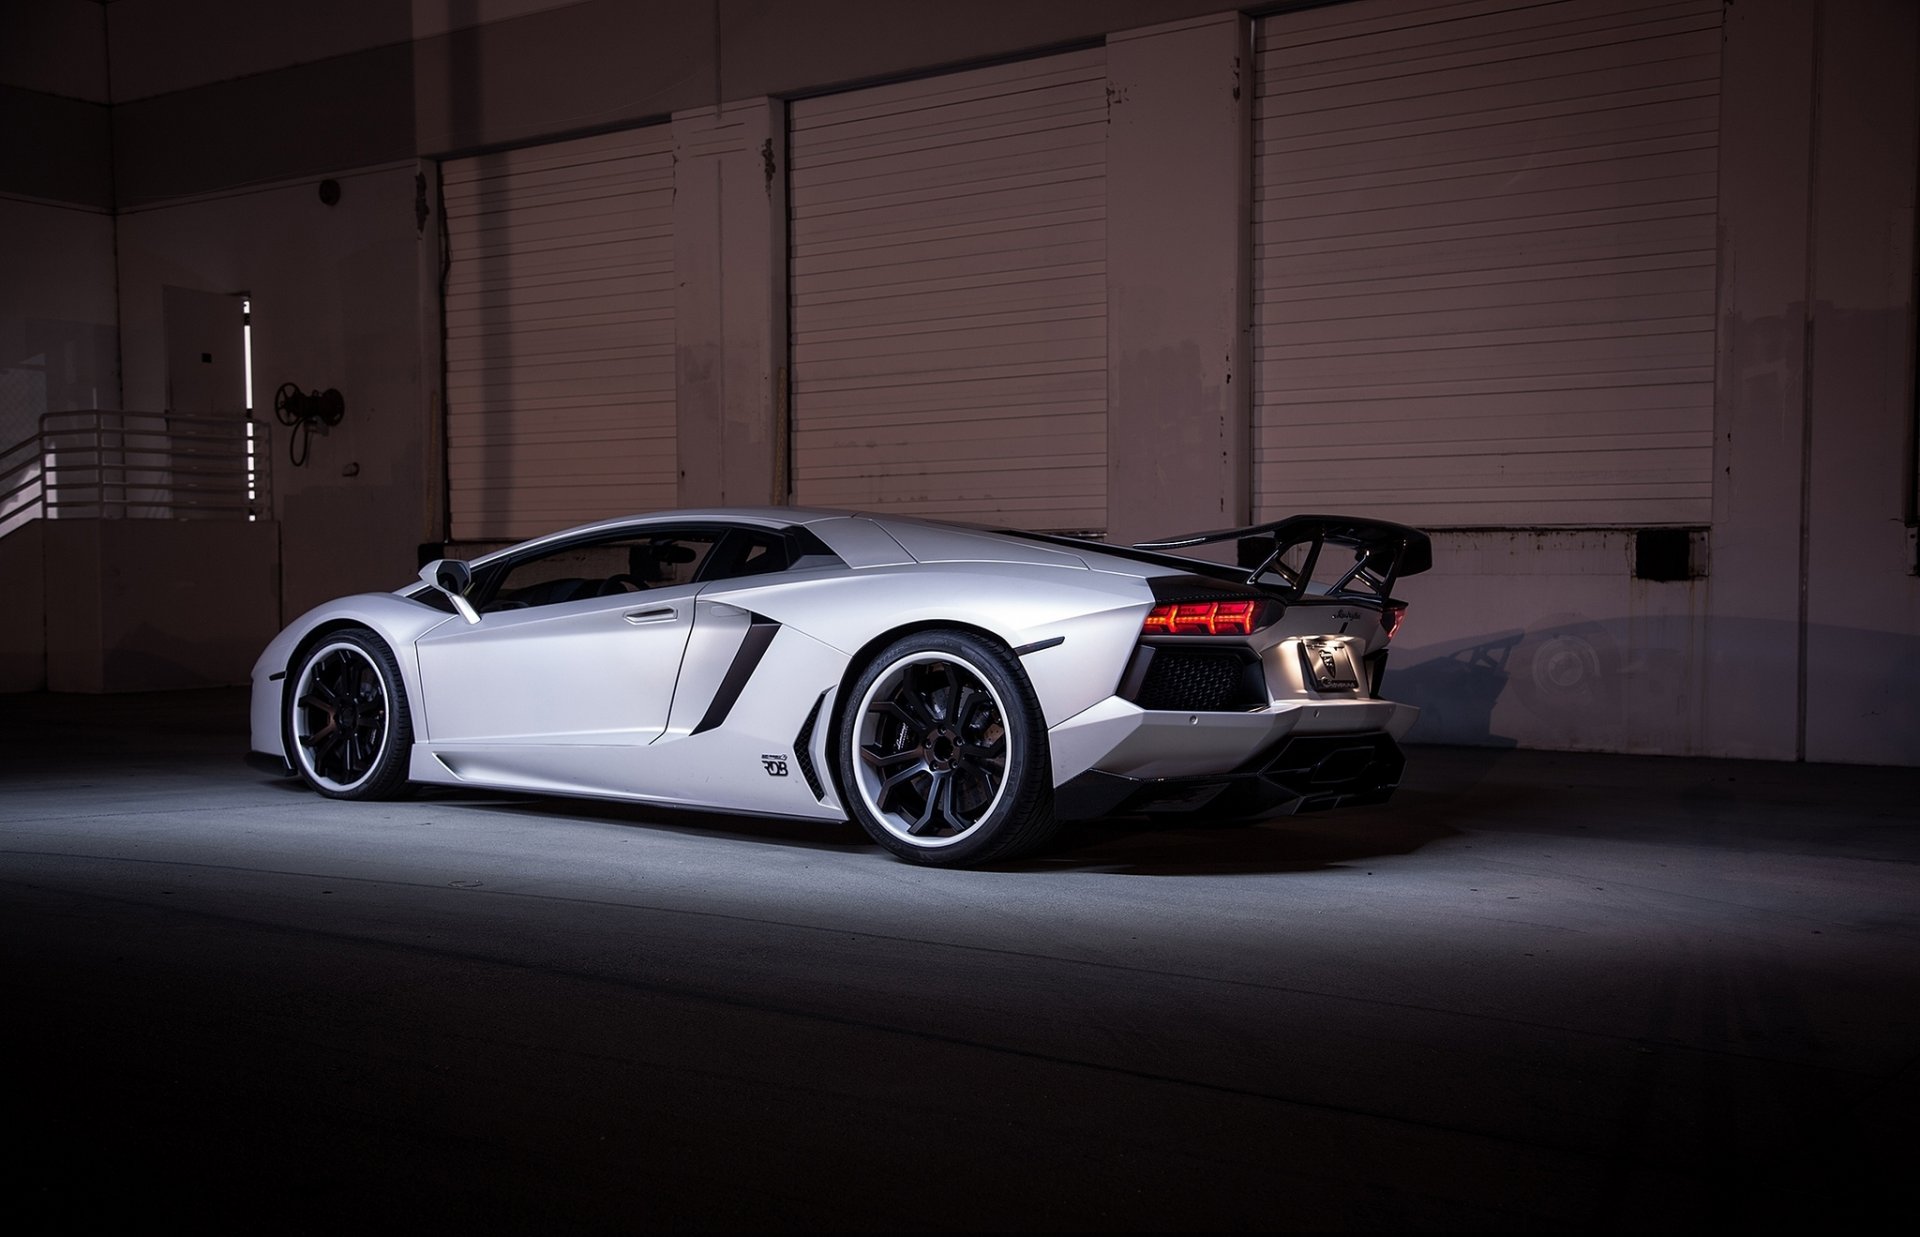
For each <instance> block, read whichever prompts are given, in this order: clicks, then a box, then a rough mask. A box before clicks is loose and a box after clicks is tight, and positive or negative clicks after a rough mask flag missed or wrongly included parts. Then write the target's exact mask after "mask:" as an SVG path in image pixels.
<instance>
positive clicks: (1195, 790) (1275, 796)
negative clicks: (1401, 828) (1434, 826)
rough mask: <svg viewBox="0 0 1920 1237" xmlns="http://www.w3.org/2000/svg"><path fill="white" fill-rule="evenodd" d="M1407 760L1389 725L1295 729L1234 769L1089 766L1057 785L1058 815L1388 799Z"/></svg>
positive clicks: (1232, 810) (1220, 810) (1224, 811)
mask: <svg viewBox="0 0 1920 1237" xmlns="http://www.w3.org/2000/svg"><path fill="white" fill-rule="evenodd" d="M1406 763H1407V760H1406V756H1405V755H1404V754H1403V753H1402V752H1401V751H1400V745H1399V744H1398V743H1396V742H1394V739H1393V736H1392V735H1390V734H1388V733H1387V732H1386V731H1384V730H1376V731H1367V732H1362V733H1357V734H1295V735H1290V736H1288V737H1287V738H1285V739H1282V740H1281V741H1280V742H1279V743H1278V744H1276V745H1275V746H1274V747H1273V748H1272V749H1270V750H1269V751H1266V752H1263V753H1261V754H1260V755H1258V756H1256V757H1255V758H1254V759H1253V760H1252V761H1250V762H1249V764H1248V765H1246V766H1242V767H1241V768H1238V769H1235V770H1233V771H1232V772H1230V773H1223V774H1192V775H1186V776H1178V777H1139V776H1129V775H1126V774H1120V773H1108V772H1104V771H1102V770H1099V769H1089V770H1087V771H1086V772H1084V773H1081V774H1080V775H1079V776H1077V777H1073V778H1070V779H1068V780H1067V781H1066V782H1064V783H1062V784H1061V785H1060V786H1057V787H1055V788H1054V792H1053V794H1054V813H1055V815H1057V816H1059V817H1061V818H1062V819H1066V820H1084V819H1088V818H1091V817H1096V816H1124V815H1132V814H1134V813H1139V812H1196V811H1202V810H1204V811H1206V812H1208V813H1209V814H1214V815H1219V816H1222V817H1227V818H1238V819H1244V818H1247V817H1259V816H1283V815H1287V814H1290V813H1293V812H1313V811H1321V810H1324V809H1327V808H1334V807H1350V806H1356V805H1359V804H1363V803H1385V802H1386V801H1387V799H1388V798H1390V797H1391V796H1392V794H1393V791H1394V788H1395V787H1397V786H1398V785H1399V784H1400V774H1401V772H1402V770H1404V769H1405V768H1406Z"/></svg>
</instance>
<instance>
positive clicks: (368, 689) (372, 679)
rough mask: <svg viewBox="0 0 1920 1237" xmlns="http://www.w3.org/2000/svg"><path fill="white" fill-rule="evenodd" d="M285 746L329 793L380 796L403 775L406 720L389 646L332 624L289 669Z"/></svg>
mask: <svg viewBox="0 0 1920 1237" xmlns="http://www.w3.org/2000/svg"><path fill="white" fill-rule="evenodd" d="M289 677H290V678H291V680H292V683H293V687H292V690H291V691H289V692H288V693H287V695H286V706H285V708H286V739H287V751H288V754H289V755H290V756H291V757H292V758H293V766H294V768H296V769H298V770H299V771H300V776H301V778H303V779H304V780H305V781H306V783H307V785H309V786H311V787H313V788H314V789H315V790H317V791H319V792H320V793H321V794H323V795H327V796H328V797H330V798H334V799H385V798H390V797H392V796H393V795H394V794H395V793H396V792H398V791H399V790H400V789H401V788H402V787H403V786H405V785H406V782H407V761H408V757H409V749H410V748H411V747H412V746H413V725H412V719H411V715H410V714H409V713H408V711H407V694H406V688H405V686H404V685H403V684H402V683H401V680H400V667H399V665H398V664H397V663H396V662H395V661H394V659H393V653H392V651H391V650H389V649H388V648H387V646H386V645H385V644H384V643H383V642H381V641H380V640H379V639H378V638H377V637H376V636H374V635H373V633H371V632H367V631H359V630H347V631H338V632H334V633H333V634H332V635H329V636H327V637H326V638H325V639H323V640H321V641H320V642H319V643H318V644H316V645H314V646H313V648H311V649H309V650H308V651H307V653H306V655H305V656H304V657H302V658H301V660H300V664H299V666H298V668H297V669H296V670H295V671H294V673H293V674H292V675H291V676H289Z"/></svg>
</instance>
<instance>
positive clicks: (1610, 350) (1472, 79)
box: [1253, 0, 1721, 527]
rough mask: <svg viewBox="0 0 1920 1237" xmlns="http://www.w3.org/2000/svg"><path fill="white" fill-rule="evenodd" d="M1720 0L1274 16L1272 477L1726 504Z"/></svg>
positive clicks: (1260, 200) (1570, 519)
mask: <svg viewBox="0 0 1920 1237" xmlns="http://www.w3.org/2000/svg"><path fill="white" fill-rule="evenodd" d="M1720 22H1721V5H1720V0H1696V2H1689V3H1661V2H1657V0H1569V2H1566V3H1558V4H1540V3H1516V2H1514V0H1466V2H1452V3H1439V4H1436V3H1430V2H1427V0H1360V2H1358V3H1352V4H1343V5H1338V6H1335V7H1330V8H1323V9H1315V10H1311V11H1308V12H1302V13H1295V14H1290V15H1284V16H1278V17H1273V18H1270V19H1267V20H1265V21H1263V22H1261V23H1260V28H1259V32H1258V37H1259V47H1258V56H1259V60H1258V70H1259V83H1258V94H1257V99H1256V112H1255V117H1256V119H1255V131H1254V132H1255V164H1256V166H1255V202H1254V221H1255V222H1254V234H1253V240H1254V263H1255V266H1254V299H1255V304H1254V314H1253V321H1254V343H1255V348H1256V361H1257V368H1256V373H1255V388H1254V396H1255V411H1254V440H1255V449H1254V457H1255V458H1254V501H1255V507H1256V510H1257V511H1258V513H1259V515H1260V517H1261V518H1268V517H1275V516H1279V515H1283V514H1285V513H1287V512H1289V511H1299V510H1306V511H1316V510H1323V509H1328V508H1332V509H1336V510H1338V509H1354V510H1359V511H1366V512H1370V513H1374V514H1378V515H1382V516H1390V517H1393V518H1397V519H1402V520H1406V521H1410V522H1415V523H1422V524H1427V525H1431V526H1437V527H1445V526H1472V525H1483V526H1485V525H1495V526H1531V525H1614V524H1628V525H1640V524H1663V523H1677V524H1686V523H1701V524H1704V523H1706V522H1707V519H1708V516H1709V508H1710V502H1711V493H1712V427H1713V381H1714V295H1715V282H1716V271H1715V209H1716V170H1717V169H1716V151H1717V146H1718V141H1719V91H1720V81H1719V78H1720Z"/></svg>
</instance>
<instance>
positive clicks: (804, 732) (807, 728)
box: [793, 692, 827, 803]
mask: <svg viewBox="0 0 1920 1237" xmlns="http://www.w3.org/2000/svg"><path fill="white" fill-rule="evenodd" d="M826 698H827V693H825V692H821V693H820V699H818V700H816V701H814V702H813V708H811V709H809V710H807V720H806V721H804V722H801V723H800V733H799V734H796V735H794V736H793V763H795V764H797V765H799V766H800V776H801V777H804V778H806V779H807V789H808V790H811V791H812V792H813V797H814V798H815V799H818V800H819V801H820V802H822V803H825V802H826V801H827V791H826V788H825V787H823V786H822V785H821V784H820V771H819V770H817V769H815V768H814V767H813V727H814V723H816V722H818V721H819V720H820V706H821V704H823V703H824V702H825V701H826Z"/></svg>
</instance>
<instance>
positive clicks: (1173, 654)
mask: <svg viewBox="0 0 1920 1237" xmlns="http://www.w3.org/2000/svg"><path fill="white" fill-rule="evenodd" d="M1135 656H1136V657H1147V658H1150V659H1151V660H1149V661H1148V662H1147V665H1146V668H1145V674H1144V675H1142V676H1141V677H1140V678H1139V679H1138V682H1139V684H1140V686H1139V689H1138V690H1137V691H1135V692H1134V693H1133V694H1132V700H1133V702H1134V703H1135V704H1137V705H1139V706H1140V707H1141V708H1143V709H1164V710H1171V711H1179V710H1183V709H1184V710H1191V711H1194V712H1215V713H1219V712H1239V711H1241V710H1244V709H1257V708H1260V707H1261V706H1263V705H1265V704H1266V703H1267V700H1266V685H1265V682H1264V680H1263V679H1262V678H1261V675H1260V663H1259V662H1258V661H1256V660H1254V659H1253V658H1251V657H1250V655H1248V654H1245V653H1241V652H1237V651H1234V650H1231V649H1205V650H1201V649H1192V650H1189V649H1176V648H1167V647H1157V648H1142V649H1141V650H1140V651H1139V652H1138V653H1136V654H1135ZM1127 677H1128V679H1129V680H1133V679H1134V675H1132V674H1129V675H1128V676H1127Z"/></svg>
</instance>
